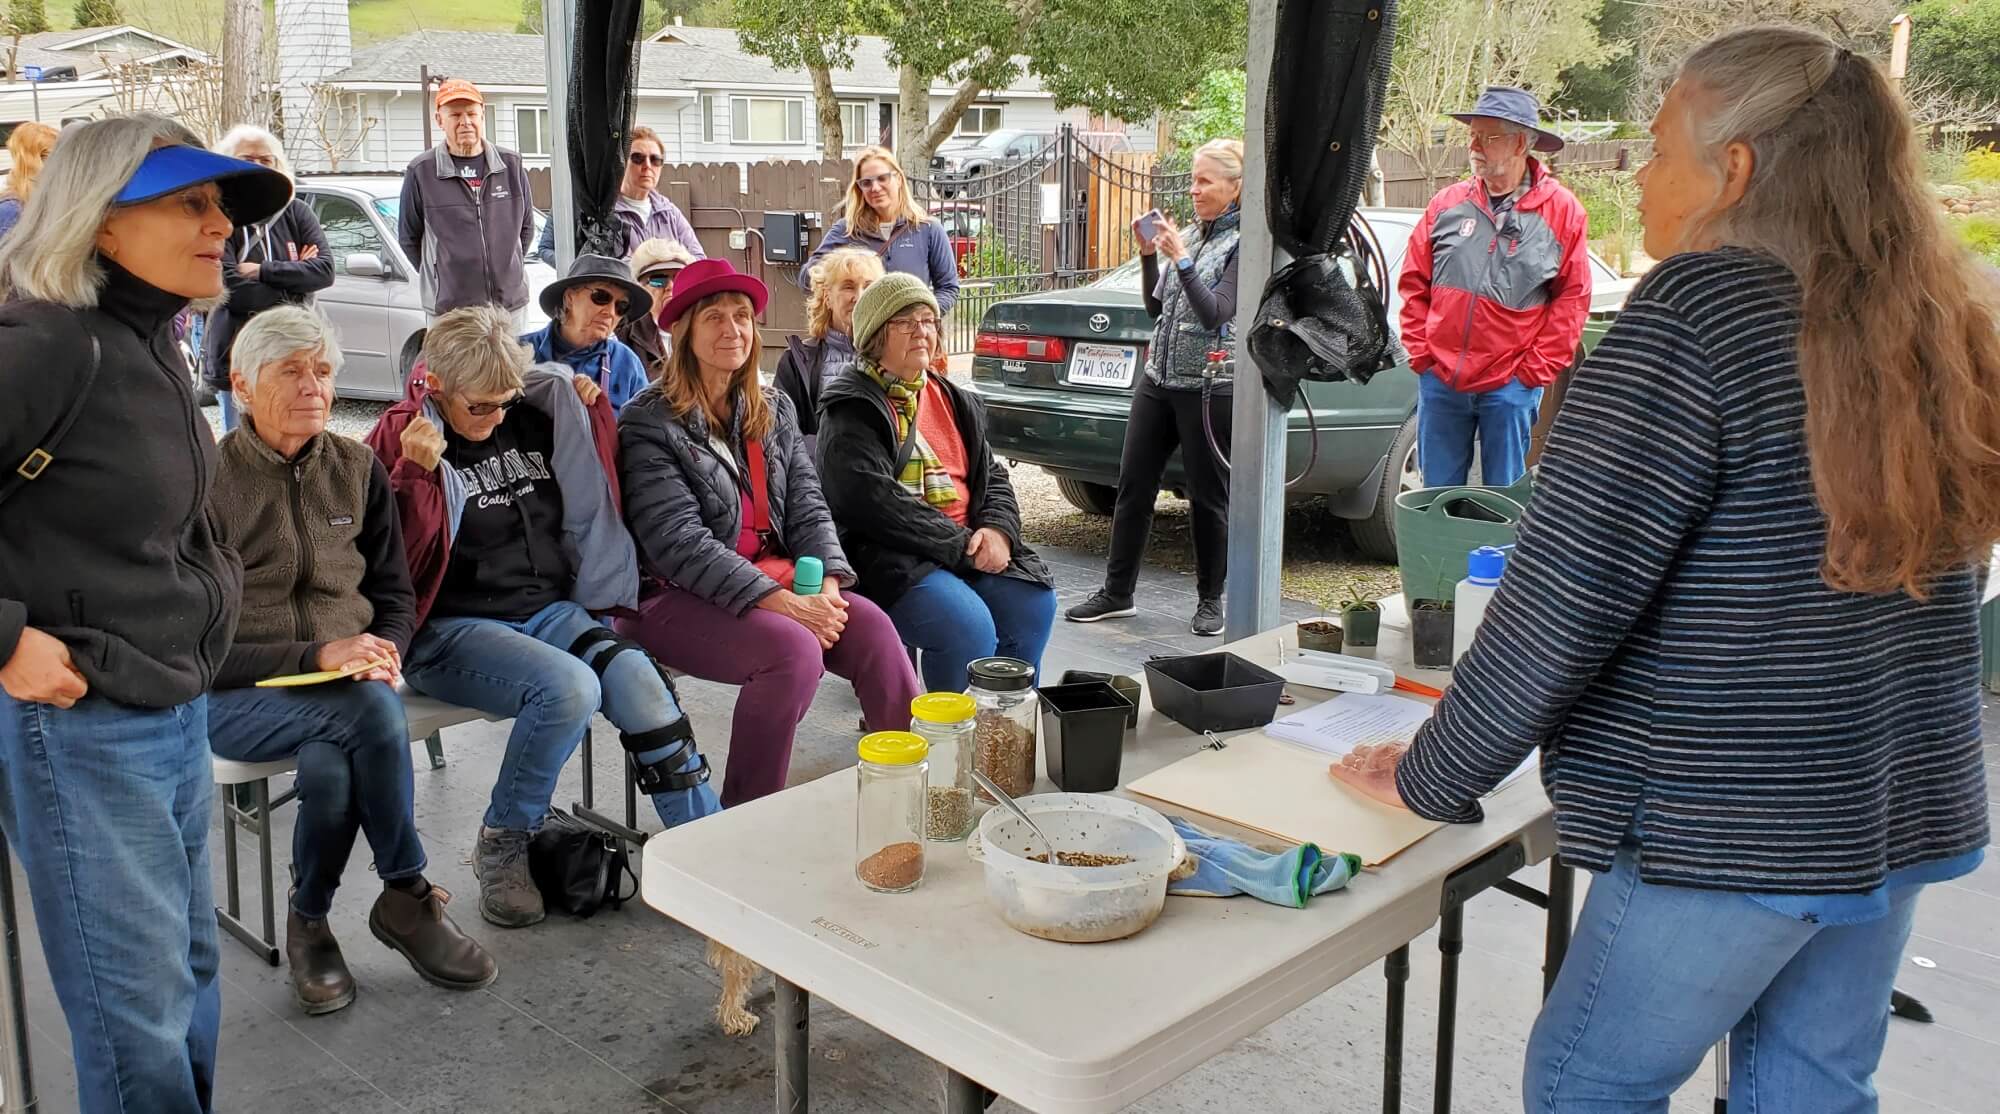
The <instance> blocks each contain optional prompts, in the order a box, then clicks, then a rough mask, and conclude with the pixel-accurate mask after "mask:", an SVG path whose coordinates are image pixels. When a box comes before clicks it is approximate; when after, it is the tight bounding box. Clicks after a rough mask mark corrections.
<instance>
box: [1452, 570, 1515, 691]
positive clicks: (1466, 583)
mask: <svg viewBox="0 0 2000 1114" xmlns="http://www.w3.org/2000/svg"><path fill="white" fill-rule="evenodd" d="M1506 571H1507V551H1506V550H1504V549H1497V548H1495V547H1493V546H1490V545H1482V546H1480V547H1479V548H1478V549H1475V550H1473V551H1472V552H1471V553H1469V554H1467V555H1466V558H1465V573H1466V575H1465V579H1464V580H1461V581H1459V582H1458V590H1457V591H1456V592H1454V593H1453V594H1452V614H1453V615H1454V616H1456V618H1455V619H1454V620H1453V621H1452V632H1451V633H1452V639H1451V662H1452V664H1453V665H1457V664H1458V659H1459V658H1462V657H1464V656H1465V652H1466V651H1467V650H1469V649H1471V648H1472V636H1473V635H1474V634H1477V633H1478V631H1479V623H1480V621H1481V620H1483V619H1485V618H1486V605H1487V604H1489V603H1492V602H1493V593H1494V592H1496V591H1498V590H1499V588H1500V576H1501V574H1503V573H1505V572H1506Z"/></svg>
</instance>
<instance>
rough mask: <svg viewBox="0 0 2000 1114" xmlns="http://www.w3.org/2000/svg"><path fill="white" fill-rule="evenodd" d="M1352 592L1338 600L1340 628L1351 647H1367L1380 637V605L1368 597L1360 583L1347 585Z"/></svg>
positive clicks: (1373, 644) (1378, 640) (1376, 641)
mask: <svg viewBox="0 0 2000 1114" xmlns="http://www.w3.org/2000/svg"><path fill="white" fill-rule="evenodd" d="M1349 587H1351V588H1352V589H1353V594H1352V595H1350V596H1348V597H1347V598H1346V599H1344V600H1341V601H1340V628H1341V630H1342V632H1344V633H1345V635H1346V638H1347V645H1348V646H1349V648H1352V649H1369V648H1372V647H1373V646H1375V644H1376V643H1378V642H1380V641H1381V639H1382V605H1381V604H1379V603H1376V602H1375V601H1374V600H1372V599H1369V598H1368V596H1367V594H1366V593H1365V592H1363V591H1362V590H1361V585H1359V584H1352V585H1349Z"/></svg>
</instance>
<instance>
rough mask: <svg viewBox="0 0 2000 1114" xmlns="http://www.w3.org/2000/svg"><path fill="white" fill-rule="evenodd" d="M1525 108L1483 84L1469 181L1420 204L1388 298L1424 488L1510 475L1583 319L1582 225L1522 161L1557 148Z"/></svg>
mask: <svg viewBox="0 0 2000 1114" xmlns="http://www.w3.org/2000/svg"><path fill="white" fill-rule="evenodd" d="M1538 112H1539V108H1538V106H1537V105H1536V103H1535V98H1534V97H1533V96H1532V95H1530V94H1528V93H1525V92H1523V91H1521V90H1519V89H1509V88H1506V87H1503V86H1492V87H1489V88H1488V89H1487V90H1486V92H1485V93H1484V94H1483V95H1481V97H1480V98H1479V102H1478V104H1477V105H1475V106H1474V108H1473V109H1472V111H1470V112H1464V113H1457V114H1455V116H1456V118H1457V119H1460V120H1464V121H1465V122H1466V123H1467V124H1468V125H1470V128H1471V137H1470V141H1469V144H1468V146H1469V149H1470V152H1471V156H1472V167H1473V177H1472V178H1471V179H1470V180H1469V181H1465V182H1460V183H1457V184H1456V185H1452V186H1448V187H1446V188H1445V189H1444V190H1443V191H1442V192H1440V193H1439V194H1438V195H1437V196H1436V197H1434V198H1432V199H1431V203H1430V205H1429V207H1427V208H1426V209H1425V210H1424V216H1423V219H1422V220H1421V221H1419V222H1418V223H1417V227H1416V231H1415V232H1414V233H1413V234H1412V235H1411V237H1410V247H1409V251H1408V253H1407V254H1406V255H1405V256H1404V258H1403V274H1402V278H1401V280H1400V281H1399V282H1398V284H1397V285H1398V289H1399V290H1400V292H1401V293H1402V296H1403V310H1402V340H1403V346H1404V348H1406V349H1407V350H1408V351H1409V354H1410V367H1411V368H1412V369H1414V370H1415V371H1416V372H1417V373H1418V374H1419V375H1420V376H1421V377H1422V383H1421V385H1420V388H1419V391H1418V398H1417V464H1418V467H1419V468H1421V469H1422V471H1423V474H1424V483H1425V484H1426V485H1428V486H1432V487H1439V486H1456V485H1459V484H1463V483H1464V482H1466V476H1467V473H1468V472H1469V471H1470V469H1471V465H1472V449H1473V441H1474V438H1475V437H1477V439H1478V445H1479V453H1480V474H1481V482H1483V483H1486V484H1488V485H1492V486H1504V485H1506V484H1511V483H1513V482H1514V481H1515V480H1518V479H1520V478H1521V474H1522V473H1523V472H1524V471H1526V468H1527V455H1528V447H1529V443H1530V440H1531V437H1532V435H1533V432H1534V427H1535V418H1536V416H1537V414H1538V412H1539V410H1540V407H1541V399H1542V390H1543V388H1545V387H1547V386H1548V385H1549V384H1550V383H1552V382H1554V381H1555V379H1556V377H1557V376H1558V375H1560V374H1561V373H1562V371H1563V369H1564V368H1567V367H1568V366H1569V365H1570V364H1571V363H1572V362H1573V360H1574V359H1575V356H1576V348H1577V344H1578V343H1579V342H1580V341H1581V340H1582V337H1583V325H1584V320H1585V318H1587V317H1588V316H1589V314H1590V255H1589V247H1588V242H1587V230H1588V219H1587V217H1586V216H1585V214H1584V210H1583V205H1582V203H1581V202H1579V201H1577V199H1576V195H1574V194H1572V193H1570V192H1569V190H1567V189H1565V188H1564V187H1563V185H1562V184H1561V183H1560V182H1557V181H1556V180H1555V179H1554V178H1553V177H1551V176H1550V175H1549V172H1548V171H1547V170H1546V169H1544V168H1543V166H1542V164H1541V163H1540V162H1539V161H1537V160H1536V159H1534V158H1533V157H1531V156H1530V155H1529V151H1530V150H1536V151H1543V152H1552V151H1558V150H1561V149H1562V145H1563V141H1562V138H1561V137H1560V136H1557V135H1554V134H1552V133H1550V132H1546V131H1543V130H1541V128H1539V127H1538V126H1537V125H1536V120H1537V118H1538Z"/></svg>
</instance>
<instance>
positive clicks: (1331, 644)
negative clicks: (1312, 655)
mask: <svg viewBox="0 0 2000 1114" xmlns="http://www.w3.org/2000/svg"><path fill="white" fill-rule="evenodd" d="M1340 646H1341V633H1340V626H1339V624H1337V623H1335V622H1334V621H1333V620H1331V619H1307V620H1306V621H1305V622H1303V623H1300V624H1299V649H1301V650H1318V651H1320V652H1321V653H1327V654H1337V653H1339V652H1340Z"/></svg>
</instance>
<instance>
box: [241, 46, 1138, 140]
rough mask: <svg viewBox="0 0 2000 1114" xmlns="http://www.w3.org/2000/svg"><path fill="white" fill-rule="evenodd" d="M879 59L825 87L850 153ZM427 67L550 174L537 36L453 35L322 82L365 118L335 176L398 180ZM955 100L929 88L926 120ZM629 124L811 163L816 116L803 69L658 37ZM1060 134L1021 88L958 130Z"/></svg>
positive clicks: (890, 112) (359, 57)
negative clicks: (454, 84) (471, 88)
mask: <svg viewBox="0 0 2000 1114" xmlns="http://www.w3.org/2000/svg"><path fill="white" fill-rule="evenodd" d="M280 33H281V35H282V34H283V31H282V28H281V32H280ZM886 54H887V44H886V42H885V41H884V40H882V39H879V38H863V39H862V40H861V42H860V45H859V46H858V47H857V48H856V49H855V52H854V65H853V67H852V68H850V69H848V70H846V71H843V72H838V73H835V74H834V75H833V80H834V90H835V92H836V93H837V94H838V95H839V97H840V101H841V111H842V114H843V124H842V129H841V130H842V135H843V137H844V139H845V141H846V144H847V146H848V149H849V150H855V149H859V148H860V147H863V146H866V145H868V144H871V143H876V142H879V141H881V139H882V138H883V137H884V136H885V135H886V134H888V133H889V132H891V131H893V126H892V125H893V121H894V114H895V106H896V103H897V74H896V69H895V67H893V66H891V65H890V64H889V62H888V59H887V56H886ZM424 66H429V67H430V73H431V76H432V78H433V79H437V78H442V77H460V78H464V79H466V80H468V81H471V82H472V83H473V84H475V85H477V86H479V87H480V89H481V91H482V92H484V93H485V95H486V102H487V135H488V137H489V138H492V139H495V140H497V141H498V142H499V143H500V144H501V145H502V146H505V147H512V148H514V149H515V150H518V151H520V152H521V154H522V156H523V158H524V159H525V160H526V161H527V162H528V163H529V165H531V166H533V165H547V163H548V161H549V156H550V132H549V123H548V96H547V92H546V77H545V74H546V73H547V58H546V55H545V44H544V42H543V40H542V38H541V36H538V35H508V34H497V33H491V32H477V31H453V32H425V33H419V34H414V35H406V36H404V37H402V38H398V39H393V40H390V41H388V42H384V43H380V44H378V45H375V46H371V47H367V48H364V49H362V50H358V51H356V52H355V53H354V64H353V65H352V66H350V67H348V68H347V69H346V70H344V71H342V72H339V73H336V74H333V75H331V76H330V77H328V78H327V82H328V84H330V85H333V86H337V87H339V88H341V89H343V90H346V91H348V92H349V93H351V94H353V95H356V96H358V97H359V98H360V100H361V107H362V111H363V114H364V115H365V116H367V117H371V118H372V119H373V120H374V123H373V125H372V126H371V127H370V129H369V132H368V135H367V137H366V139H365V140H364V141H363V142H362V144H361V147H360V149H359V150H358V151H357V152H355V154H354V155H353V156H351V157H350V158H348V159H346V160H343V162H342V164H341V169H342V170H343V171H364V170H401V169H402V168H403V167H404V166H405V165H407V164H408V163H409V161H410V160H411V159H412V158H414V157H416V155H417V154H418V153H419V152H421V151H423V150H424V120H425V118H426V117H427V116H429V115H430V112H431V106H430V104H429V103H428V102H427V101H426V100H425V98H424V96H423V94H422V91H421V89H420V77H421V71H422V67H424ZM952 91H953V90H952V89H951V88H950V87H948V86H945V85H938V86H935V87H933V89H932V90H931V112H932V114H933V115H935V114H936V113H937V112H939V111H941V110H942V109H943V107H944V104H945V103H946V101H948V100H949V99H950V96H951V93H952ZM636 117H637V118H636V122H637V123H639V124H643V125H645V126H647V127H650V128H652V129H653V130H654V131H656V132H658V133H659V134H660V137H661V139H662V140H663V141H664V143H665V146H666V157H667V161H668V162H676V163H695V162H709V163H713V162H734V163H745V164H747V163H753V162H762V161H765V160H772V159H816V158H818V157H819V150H820V144H819V134H818V130H819V129H818V123H817V113H816V109H815V107H814V104H813V94H812V83H811V80H810V79H809V78H808V77H807V75H806V73H805V71H803V70H786V69H781V68H779V67H777V66H774V65H772V64H771V62H770V61H769V60H767V59H764V58H760V57H757V56H756V55H754V54H750V53H748V52H746V51H745V50H743V48H742V47H741V46H740V45H739V44H738V42H737V38H736V32H735V31H734V30H731V29H728V28H714V27H668V28H665V29H664V30H662V31H661V32H660V34H659V35H658V36H656V37H655V38H653V39H651V40H649V41H647V42H645V43H643V44H641V46H640V61H639V74H638V111H637V113H636ZM1065 123H1069V124H1074V125H1076V126H1077V127H1079V128H1087V127H1093V126H1095V125H1094V122H1093V121H1092V119H1091V117H1090V114H1089V113H1088V112H1087V111H1086V110H1084V109H1080V108H1077V109H1070V110H1067V111H1057V109H1056V107H1055V102H1054V98H1053V97H1052V96H1051V95H1050V94H1049V93H1048V92H1046V91H1044V90H1043V89H1042V87H1041V85H1040V84H1039V83H1037V82H1036V81H1035V80H1034V78H1033V77H1031V76H1024V77H1022V78H1021V79H1020V80H1019V81H1017V82H1015V84H1014V85H1013V86H1012V87H1011V88H1007V89H1000V90H993V91H991V92H989V93H987V94H986V95H985V96H983V97H981V98H980V99H979V100H978V102H977V103H976V104H975V105H974V106H973V107H972V109H971V110H970V111H968V112H967V113H966V114H965V117H964V119H963V120H962V121H961V122H960V124H959V131H960V133H961V134H966V135H982V134H985V133H987V132H990V131H994V130H997V129H1001V128H1020V129H1025V130H1029V131H1046V132H1053V131H1055V130H1056V129H1057V128H1059V127H1060V126H1061V125H1063V124H1065ZM1131 138H1132V141H1133V145H1134V146H1135V147H1140V148H1150V147H1151V146H1152V144H1153V129H1152V128H1150V127H1139V128H1134V129H1132V132H1131ZM287 146H288V147H289V148H291V149H292V151H291V153H292V157H293V160H294V161H295V162H297V163H299V164H300V165H301V168H302V169H324V167H323V166H316V165H315V164H314V162H313V161H312V159H311V151H310V149H309V148H310V146H311V145H310V144H309V143H300V142H296V141H293V142H289V143H288V144H287Z"/></svg>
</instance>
